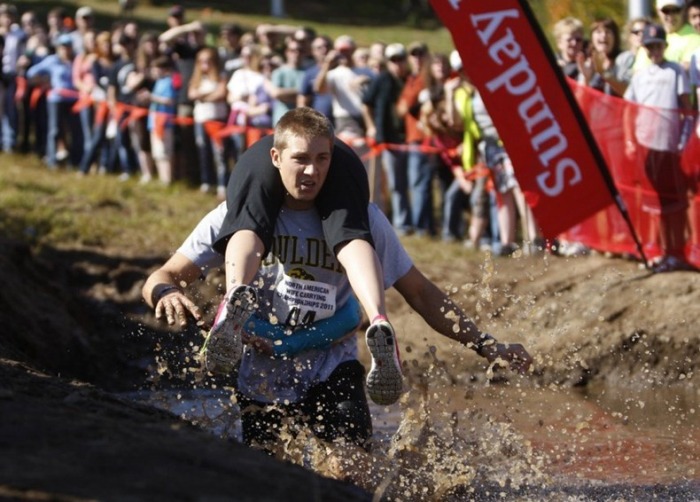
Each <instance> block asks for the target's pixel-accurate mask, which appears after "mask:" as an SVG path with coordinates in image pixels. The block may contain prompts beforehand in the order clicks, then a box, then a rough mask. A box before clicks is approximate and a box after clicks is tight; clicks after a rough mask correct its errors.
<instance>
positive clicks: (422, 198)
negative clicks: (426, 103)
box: [408, 143, 435, 235]
mask: <svg viewBox="0 0 700 502" xmlns="http://www.w3.org/2000/svg"><path fill="white" fill-rule="evenodd" d="M411 146H412V147H414V148H416V147H418V146H419V144H417V143H413V144H412V145H411ZM433 162H434V158H433V155H432V154H429V153H424V152H419V151H410V152H408V180H409V183H410V185H411V221H412V222H413V228H414V229H415V231H416V232H418V233H420V234H422V235H435V216H434V214H433Z"/></svg>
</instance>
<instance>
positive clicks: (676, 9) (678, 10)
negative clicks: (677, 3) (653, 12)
mask: <svg viewBox="0 0 700 502" xmlns="http://www.w3.org/2000/svg"><path fill="white" fill-rule="evenodd" d="M661 12H663V13H664V14H666V15H667V16H671V15H673V14H680V13H681V8H680V7H664V8H663V9H661Z"/></svg>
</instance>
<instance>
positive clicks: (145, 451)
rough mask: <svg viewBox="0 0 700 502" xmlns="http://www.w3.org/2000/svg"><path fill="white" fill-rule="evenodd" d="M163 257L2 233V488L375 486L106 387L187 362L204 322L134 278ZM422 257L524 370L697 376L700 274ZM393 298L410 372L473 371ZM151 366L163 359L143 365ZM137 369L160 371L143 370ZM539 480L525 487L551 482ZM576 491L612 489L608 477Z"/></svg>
mask: <svg viewBox="0 0 700 502" xmlns="http://www.w3.org/2000/svg"><path fill="white" fill-rule="evenodd" d="M162 259H163V258H162V257H153V258H133V257H123V256H112V255H110V254H109V253H108V252H105V250H101V251H99V252H97V251H95V250H77V251H76V250H68V251H56V250H47V251H46V252H45V253H43V254H41V255H40V256H36V255H33V253H32V252H31V251H30V250H29V249H28V248H27V247H25V246H23V245H21V244H17V243H13V242H0V279H1V280H2V282H1V283H2V284H3V288H1V289H0V305H2V306H3V308H2V309H1V310H0V323H1V325H2V326H3V335H2V337H0V358H2V359H1V360H0V416H2V420H0V444H2V451H3V454H2V455H0V498H2V497H4V498H9V499H20V500H21V499H29V500H93V499H99V500H120V499H124V498H126V497H133V499H135V500H195V499H204V498H209V497H211V498H216V497H223V499H226V498H231V497H232V494H236V496H235V497H234V498H236V499H238V500H245V499H250V500H253V499H259V498H260V497H261V496H262V494H265V495H266V496H267V497H268V498H271V499H285V500H294V499H296V500H309V499H310V498H314V497H319V499H320V498H325V497H330V495H329V494H332V497H335V498H340V499H343V500H354V499H355V498H356V499H358V500H362V499H365V500H367V499H369V498H368V497H369V495H368V494H367V493H365V492H362V490H359V489H358V488H355V487H352V486H349V485H346V484H342V483H339V482H335V481H332V480H328V479H325V478H321V477H319V476H316V475H314V474H313V473H311V472H310V471H307V470H304V469H301V468H299V467H295V466H291V465H287V464H281V463H279V462H276V461H274V460H273V459H271V458H269V457H266V456H264V455H261V454H259V452H254V451H251V450H248V449H246V448H242V447H240V445H237V444H233V443H230V442H225V441H221V440H218V439H217V438H214V437H212V436H211V435H209V434H206V433H203V432H201V431H199V430H195V429H194V428H193V427H191V426H189V425H187V424H185V423H183V422H182V421H180V420H178V419H177V418H176V417H173V416H170V415H168V414H166V413H163V412H158V411H156V410H153V409H151V408H147V407H143V406H136V405H134V404H130V403H128V402H125V401H123V400H120V399H117V398H115V397H113V395H111V394H109V393H106V392H104V391H102V390H100V389H107V390H123V389H127V388H133V387H134V386H144V385H146V386H149V385H153V384H154V383H157V384H158V385H168V384H172V383H173V382H175V383H178V382H180V380H178V379H177V378H172V376H173V375H178V374H180V373H181V371H182V369H183V368H186V367H187V365H188V364H189V362H188V361H186V360H185V359H184V354H183V350H182V347H183V346H187V344H188V343H189V342H190V341H193V340H196V339H197V337H198V336H199V335H198V333H197V332H196V331H192V332H188V333H180V334H173V333H167V332H162V331H159V330H157V329H155V328H156V327H157V325H156V324H155V322H154V320H153V319H152V316H151V315H150V313H149V312H148V311H147V309H146V308H145V307H144V305H143V303H142V302H141V300H140V296H139V295H140V293H139V290H140V285H141V284H142V281H143V280H144V278H145V276H146V274H147V273H148V272H149V271H150V270H151V269H152V268H153V267H154V266H156V265H157V264H158V263H160V262H161V261H162ZM418 265H419V268H420V269H421V270H422V271H423V273H425V275H427V276H428V277H429V278H431V279H432V280H433V281H435V282H436V283H438V284H439V285H440V286H441V287H443V288H445V289H447V290H449V291H450V292H451V294H452V296H453V298H455V300H456V301H457V302H458V303H459V304H460V305H461V306H462V307H463V308H464V309H465V310H466V311H467V312H470V313H473V314H474V315H475V317H476V318H477V320H478V322H479V324H480V325H481V326H482V327H484V328H486V329H488V330H489V331H490V332H492V333H493V334H494V335H496V336H497V337H498V338H500V339H502V340H510V341H518V342H522V343H524V344H525V345H526V346H527V347H528V348H529V349H530V350H531V352H532V353H533V355H534V356H535V357H536V362H537V364H536V368H535V371H534V372H533V374H532V375H531V376H530V379H531V381H532V384H533V385H540V384H541V385H548V384H552V383H558V384H562V385H565V386H573V385H584V384H591V383H595V384H596V385H613V386H616V387H618V388H619V387H624V386H627V387H629V388H659V389H661V388H665V387H666V386H669V385H672V386H685V387H690V388H692V387H693V386H694V385H695V381H696V380H697V377H696V373H697V370H698V366H699V360H700V332H698V330H697V326H698V325H699V323H698V321H700V319H699V317H700V308H698V305H700V275H699V274H690V273H672V274H664V275H653V276H652V275H649V274H648V273H647V272H646V271H644V270H640V269H639V268H638V266H637V265H636V264H634V263H631V262H627V261H622V260H615V259H608V258H604V257H600V256H590V257H585V258H575V259H573V258H568V259H565V258H559V257H553V256H545V257H527V258H526V257H520V258H513V259H496V260H491V259H488V258H486V257H485V256H484V255H478V256H477V255H474V256H472V257H471V258H470V257H465V259H464V260H459V261H455V262H450V263H419V264H418ZM216 286H217V278H216V277H213V278H210V282H209V283H208V284H206V285H203V286H202V287H201V288H200V291H199V292H198V293H197V294H198V295H201V297H211V296H212V294H213V293H214V291H215V290H216ZM388 302H389V308H390V312H391V316H392V319H393V320H394V322H395V325H396V327H397V331H398V333H399V336H400V340H401V342H402V344H403V347H404V351H403V359H404V361H405V363H406V368H407V372H408V375H409V380H410V381H411V382H417V381H419V380H420V377H421V375H422V374H423V372H424V371H425V369H426V368H427V367H429V366H430V365H432V364H434V363H435V361H436V360H439V361H440V362H441V364H444V365H445V366H446V367H450V368H457V370H453V371H452V372H451V374H452V375H453V377H454V380H455V381H454V382H453V383H455V384H457V385H462V386H466V387H467V388H468V386H469V382H474V381H476V382H479V381H483V379H484V378H485V372H484V369H485V368H484V366H483V363H482V361H481V360H480V359H478V358H476V357H475V356H473V355H472V354H471V352H470V351H468V350H466V349H464V348H462V347H459V346H457V345H456V344H455V343H453V342H451V341H447V340H445V339H444V338H442V337H440V336H438V335H436V334H435V333H432V332H431V330H430V329H429V328H428V327H427V325H425V324H424V323H423V321H422V320H421V319H420V318H419V317H418V316H417V315H416V314H415V313H413V312H411V311H410V309H409V308H408V307H407V306H406V305H405V304H404V303H403V302H402V301H401V299H400V298H399V297H398V295H397V294H396V293H394V292H391V293H390V294H389V298H388ZM154 354H156V355H157V357H158V360H159V364H160V365H158V364H156V363H155V361H154ZM149 367H150V368H151V370H153V369H158V368H160V370H161V372H160V373H159V372H158V371H150V372H148V371H147V369H148V368H149ZM147 373H150V374H151V375H159V378H160V379H161V380H160V381H159V382H154V381H153V379H151V380H147V379H146V378H145V375H146V374H147ZM59 375H60V376H61V377H60V378H59ZM73 379H75V380H73ZM82 382H89V383H90V384H92V385H86V384H85V383H82ZM270 480H275V482H274V483H271V482H270ZM302 486H303V487H304V489H303V491H300V490H299V487H302ZM482 488H484V487H482ZM487 488H488V487H486V488H484V489H487ZM493 488H494V487H491V489H493ZM472 489H473V488H472ZM697 489H698V487H697V485H695V488H694V487H693V486H690V487H687V486H685V485H683V486H680V487H678V486H676V487H674V486H671V487H666V488H663V489H662V491H660V492H657V493H655V494H654V492H653V490H652V491H650V490H649V489H648V487H647V488H645V487H639V486H638V487H627V492H620V491H617V492H614V491H613V492H612V496H618V495H619V494H620V493H628V494H635V493H636V494H637V495H639V496H632V498H631V499H630V500H632V499H636V500H644V499H645V498H644V496H642V495H640V494H647V495H650V494H651V495H652V496H656V495H661V496H662V497H664V496H670V497H675V500H692V498H691V496H692V494H693V493H697V492H696V490H697ZM539 490H540V491H535V492H531V493H530V495H532V496H534V497H535V498H541V497H545V498H546V496H547V494H549V493H551V492H548V491H547V490H545V489H544V488H541V487H540V488H539ZM664 490H665V491H664ZM594 491H595V490H594ZM466 493H471V492H462V495H465V494H466ZM572 493H574V494H575V493H576V490H573V492H572ZM586 493H588V494H589V495H591V496H593V498H592V500H606V497H605V493H608V492H606V491H605V488H601V489H600V490H599V492H597V493H599V494H600V497H597V496H595V494H594V493H593V492H591V491H589V492H586ZM615 494H617V495H615ZM664 494H665V495H664ZM455 497H456V498H455V500H459V499H460V496H459V493H456V494H455ZM447 498H449V497H447ZM613 499H614V498H613ZM581 500H585V498H584V499H581ZM611 500H612V499H611Z"/></svg>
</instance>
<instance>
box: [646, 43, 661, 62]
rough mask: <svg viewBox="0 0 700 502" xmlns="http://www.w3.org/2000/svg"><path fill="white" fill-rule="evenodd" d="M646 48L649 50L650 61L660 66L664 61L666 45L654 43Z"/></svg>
mask: <svg viewBox="0 0 700 502" xmlns="http://www.w3.org/2000/svg"><path fill="white" fill-rule="evenodd" d="M644 48H645V49H646V50H647V54H648V55H649V61H651V62H652V63H654V64H660V63H661V62H662V61H663V60H664V51H665V50H666V44H665V43H663V42H653V43H651V44H646V45H645V46H644Z"/></svg>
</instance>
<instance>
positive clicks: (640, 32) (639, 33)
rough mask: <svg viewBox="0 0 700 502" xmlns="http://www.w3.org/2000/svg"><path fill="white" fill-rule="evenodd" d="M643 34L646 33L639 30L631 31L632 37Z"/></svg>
mask: <svg viewBox="0 0 700 502" xmlns="http://www.w3.org/2000/svg"><path fill="white" fill-rule="evenodd" d="M643 32H644V30H643V29H639V30H630V33H631V34H632V35H641V34H642V33H643Z"/></svg>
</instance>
